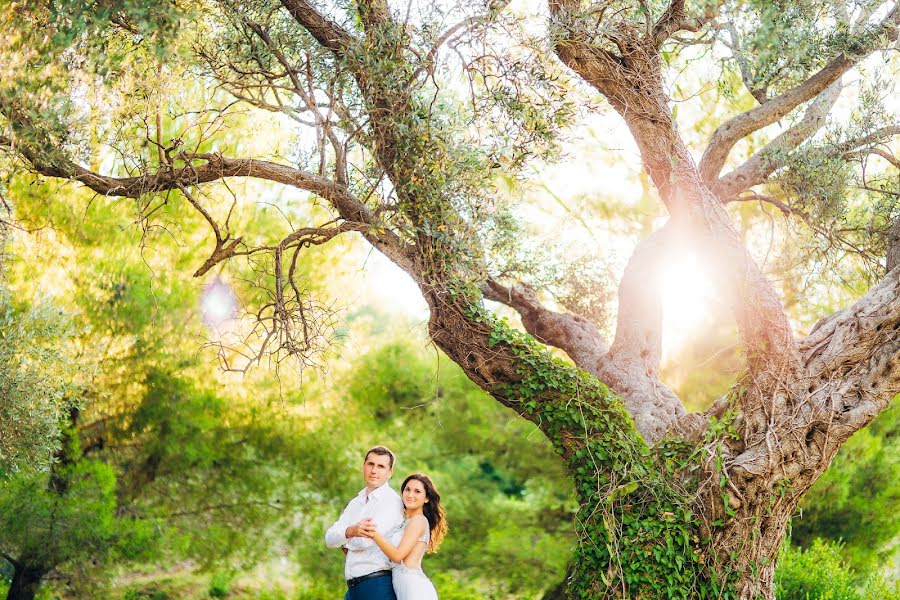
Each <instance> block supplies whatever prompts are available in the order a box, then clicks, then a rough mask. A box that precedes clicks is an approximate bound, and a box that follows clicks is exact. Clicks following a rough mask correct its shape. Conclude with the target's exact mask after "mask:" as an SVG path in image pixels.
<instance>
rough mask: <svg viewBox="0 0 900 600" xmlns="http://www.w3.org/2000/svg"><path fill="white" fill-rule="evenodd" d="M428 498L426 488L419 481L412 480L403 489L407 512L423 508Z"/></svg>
mask: <svg viewBox="0 0 900 600" xmlns="http://www.w3.org/2000/svg"><path fill="white" fill-rule="evenodd" d="M426 502H428V498H427V496H426V495H425V486H424V485H423V484H422V482H421V481H419V480H418V479H410V480H409V481H407V482H406V487H405V488H403V506H405V507H406V510H415V509H417V508H422V507H423V506H424V505H425V503H426Z"/></svg>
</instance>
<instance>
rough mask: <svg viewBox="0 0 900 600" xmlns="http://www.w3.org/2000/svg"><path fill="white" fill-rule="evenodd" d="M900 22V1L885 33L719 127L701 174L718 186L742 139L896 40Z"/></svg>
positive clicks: (885, 21) (884, 23)
mask: <svg viewBox="0 0 900 600" xmlns="http://www.w3.org/2000/svg"><path fill="white" fill-rule="evenodd" d="M898 22H900V4H895V5H894V7H893V8H892V9H891V11H890V12H889V13H888V15H887V16H886V17H885V18H884V19H883V20H882V21H881V23H880V24H879V25H878V28H877V32H878V33H880V34H881V35H871V36H870V37H869V40H870V41H869V42H868V44H867V45H866V47H864V48H860V49H859V50H858V51H856V52H855V53H853V54H850V53H848V52H842V53H841V54H839V55H838V56H836V57H835V58H833V59H832V60H831V61H830V62H829V63H828V64H827V65H825V66H824V67H822V68H821V69H820V70H819V71H818V72H816V73H815V74H813V75H812V76H811V77H810V78H809V79H807V80H806V81H804V82H803V83H801V84H800V85H798V86H796V87H794V88H792V89H790V90H788V91H786V92H785V93H783V94H781V95H780V96H776V97H775V98H771V99H770V100H767V101H766V102H764V103H763V104H761V105H760V106H757V107H756V108H753V109H751V110H748V111H747V112H745V113H742V114H740V115H738V116H736V117H733V118H732V119H730V120H728V121H726V122H725V123H724V124H722V125H721V126H719V128H718V129H716V131H715V132H714V133H713V135H712V138H711V139H710V142H709V145H708V146H707V148H706V151H705V152H704V153H703V158H701V160H700V175H701V176H702V178H703V181H704V182H706V184H707V185H709V186H710V187H713V186H714V185H715V182H716V181H717V180H718V178H719V172H720V171H721V170H722V167H723V165H724V164H725V161H726V160H727V158H728V154H729V153H730V152H731V149H732V148H733V147H734V145H735V144H737V142H738V141H740V140H741V139H743V138H744V137H746V136H748V135H750V134H751V133H753V132H754V131H757V130H759V129H762V128H763V127H766V126H767V125H771V124H772V123H774V122H775V121H777V120H778V119H780V118H782V117H784V116H785V115H787V114H788V113H789V112H791V111H792V110H793V109H795V108H796V107H797V106H799V105H800V104H802V103H804V102H806V101H807V100H811V99H812V98H814V97H816V96H817V95H819V94H820V93H822V92H823V91H824V90H825V89H827V88H828V86H830V85H831V84H832V83H833V82H835V81H837V80H838V79H839V78H840V77H841V76H842V75H843V74H844V73H846V72H847V71H849V70H850V69H851V68H853V67H854V66H856V65H857V64H858V63H859V62H860V61H861V60H862V59H863V58H865V57H866V56H867V55H868V54H870V53H871V52H873V51H874V50H875V49H876V47H877V45H878V42H879V41H881V40H882V39H883V37H886V38H887V39H888V40H890V41H894V40H896V39H897V25H898Z"/></svg>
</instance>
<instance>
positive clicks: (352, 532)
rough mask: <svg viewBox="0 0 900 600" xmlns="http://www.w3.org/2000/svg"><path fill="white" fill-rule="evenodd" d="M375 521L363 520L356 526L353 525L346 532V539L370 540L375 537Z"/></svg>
mask: <svg viewBox="0 0 900 600" xmlns="http://www.w3.org/2000/svg"><path fill="white" fill-rule="evenodd" d="M376 530H377V529H376V527H375V521H373V520H372V519H363V520H362V521H360V522H359V523H357V524H356V525H351V526H350V527H348V528H347V530H346V531H345V532H344V537H346V538H347V539H350V538H354V537H365V538H370V537H372V536H373V535H375V532H376Z"/></svg>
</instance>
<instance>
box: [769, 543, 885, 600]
mask: <svg viewBox="0 0 900 600" xmlns="http://www.w3.org/2000/svg"><path fill="white" fill-rule="evenodd" d="M842 553H843V548H842V545H841V544H838V543H834V542H826V541H823V540H821V539H817V540H815V541H814V542H813V543H812V545H811V546H810V547H809V549H807V550H803V549H800V548H793V547H786V548H785V549H784V550H783V551H782V553H781V558H780V559H779V562H778V568H777V569H776V571H775V597H776V598H778V600H900V581H888V580H887V579H885V578H883V577H881V576H877V575H876V576H872V577H870V578H869V579H868V581H866V583H865V584H864V586H863V587H862V588H857V587H856V586H855V584H854V573H853V570H852V569H851V568H850V567H849V566H847V564H846V563H844V562H843V560H842V558H841V555H842Z"/></svg>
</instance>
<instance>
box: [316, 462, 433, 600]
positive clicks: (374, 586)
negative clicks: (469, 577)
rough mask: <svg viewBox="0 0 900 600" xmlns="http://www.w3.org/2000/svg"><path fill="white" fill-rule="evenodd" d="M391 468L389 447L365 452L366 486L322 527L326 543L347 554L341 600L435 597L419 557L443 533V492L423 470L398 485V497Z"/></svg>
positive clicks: (416, 599)
mask: <svg viewBox="0 0 900 600" xmlns="http://www.w3.org/2000/svg"><path fill="white" fill-rule="evenodd" d="M393 472H394V453H393V452H391V451H390V450H388V449H387V448H385V447H384V446H375V447H374V448H372V449H371V450H369V451H368V452H366V456H365V458H364V459H363V466H362V474H363V479H364V480H365V483H366V487H365V488H364V489H362V490H361V491H360V492H359V494H357V495H356V497H354V498H353V499H352V500H351V501H350V503H349V504H347V508H345V509H344V512H343V513H341V517H340V518H339V519H338V520H337V521H336V522H335V523H334V525H332V526H331V527H329V528H328V531H327V532H325V544H326V545H327V546H328V547H329V548H342V549H343V550H344V554H346V563H345V565H344V577H345V578H346V579H347V595H346V596H344V600H395V599H396V600H437V592H436V591H435V589H434V585H432V583H431V581H430V580H429V579H428V577H426V576H425V573H424V572H423V571H422V557H423V556H424V555H425V553H426V552H436V551H437V548H438V546H439V545H440V543H441V541H442V540H443V539H444V535H445V534H446V533H447V520H446V519H445V518H444V508H443V507H442V506H441V497H440V495H438V493H437V490H436V489H435V488H434V484H433V483H432V482H431V479H429V478H428V476H427V475H424V474H422V473H413V474H411V475H409V476H408V477H407V478H406V479H405V480H404V481H403V485H401V486H400V493H401V494H402V498H401V496H399V495H397V492H395V491H394V490H393V489H391V487H390V485H389V484H388V482H389V481H390V478H391V475H393Z"/></svg>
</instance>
